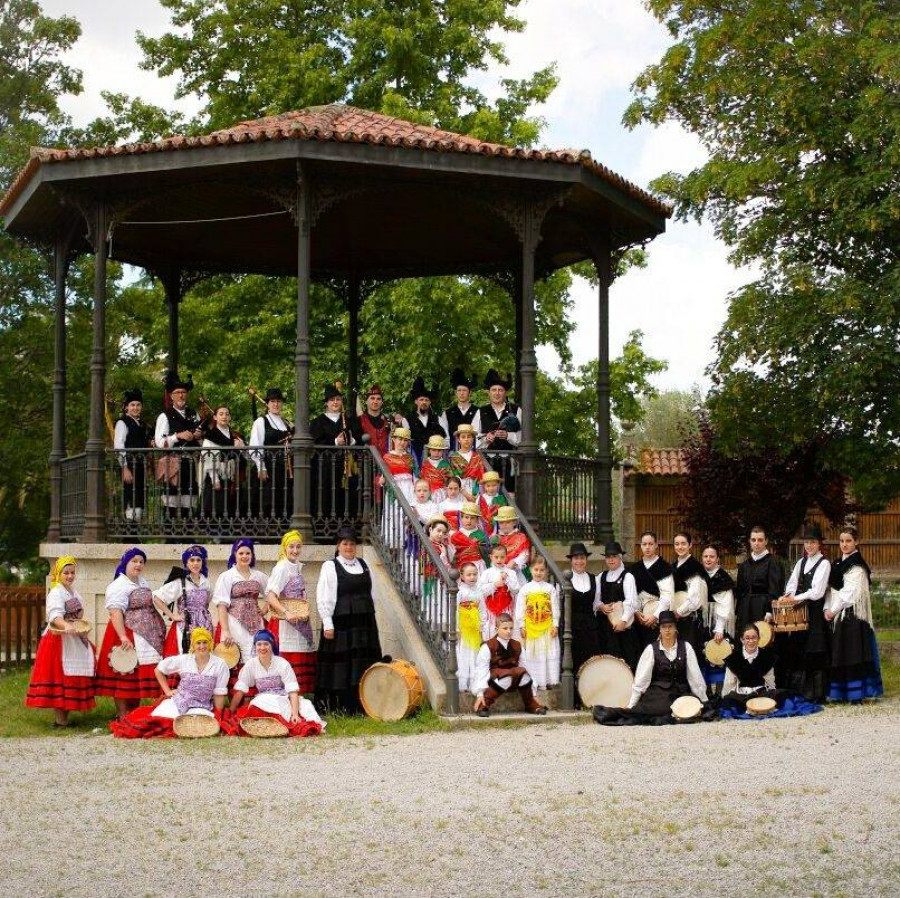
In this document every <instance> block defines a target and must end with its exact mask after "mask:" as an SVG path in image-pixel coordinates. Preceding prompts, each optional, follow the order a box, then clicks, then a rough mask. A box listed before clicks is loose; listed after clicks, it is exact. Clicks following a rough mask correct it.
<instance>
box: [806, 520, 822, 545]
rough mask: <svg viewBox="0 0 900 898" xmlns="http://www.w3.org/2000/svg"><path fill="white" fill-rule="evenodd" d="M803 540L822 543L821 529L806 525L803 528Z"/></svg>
mask: <svg viewBox="0 0 900 898" xmlns="http://www.w3.org/2000/svg"><path fill="white" fill-rule="evenodd" d="M803 539H815V540H818V541H819V542H822V541H823V540H824V539H825V536H824V534H823V533H822V528H821V527H820V526H819V525H818V524H807V525H806V526H805V527H804V528H803Z"/></svg>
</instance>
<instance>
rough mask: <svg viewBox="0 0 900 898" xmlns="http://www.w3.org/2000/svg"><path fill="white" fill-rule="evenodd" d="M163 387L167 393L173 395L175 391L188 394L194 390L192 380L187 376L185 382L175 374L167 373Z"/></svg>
mask: <svg viewBox="0 0 900 898" xmlns="http://www.w3.org/2000/svg"><path fill="white" fill-rule="evenodd" d="M165 385H166V392H167V393H173V392H174V391H175V390H187V391H188V392H190V391H191V390H193V389H194V378H193V377H191V375H190V374H189V375H188V379H187V380H182V379H181V378H180V377H179V376H178V374H177V372H175V371H167V372H166V381H165Z"/></svg>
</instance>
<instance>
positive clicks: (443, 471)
mask: <svg viewBox="0 0 900 898" xmlns="http://www.w3.org/2000/svg"><path fill="white" fill-rule="evenodd" d="M446 450H447V441H446V440H445V439H444V438H443V437H442V436H440V435H436V436H430V437H429V438H428V442H427V443H426V444H425V459H424V461H423V462H422V470H421V472H420V476H421V477H422V479H423V480H426V481H427V482H428V488H429V489H430V490H431V498H432V499H433V500H434V501H435V502H436V503H438V504H440V503H441V502H443V500H444V499H445V498H446V496H447V480H448V479H449V477H450V474H451V473H452V472H451V470H450V463H449V462H448V461H447V459H446V458H444V453H445V452H446Z"/></svg>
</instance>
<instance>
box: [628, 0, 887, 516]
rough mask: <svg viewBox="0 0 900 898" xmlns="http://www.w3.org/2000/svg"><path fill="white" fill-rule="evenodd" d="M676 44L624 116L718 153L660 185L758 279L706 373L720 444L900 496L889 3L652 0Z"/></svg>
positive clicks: (731, 317)
mask: <svg viewBox="0 0 900 898" xmlns="http://www.w3.org/2000/svg"><path fill="white" fill-rule="evenodd" d="M647 6H648V8H649V9H650V10H651V12H652V13H653V14H654V15H655V16H656V17H657V18H658V19H659V20H660V21H662V22H664V23H665V24H666V26H667V27H668V29H669V31H670V33H671V34H672V36H673V38H674V44H673V45H672V46H671V47H670V48H669V50H668V51H667V52H666V54H665V55H664V57H663V58H662V60H660V62H659V63H657V64H655V65H652V66H650V67H649V68H647V69H646V70H645V71H644V72H643V73H642V74H641V75H640V76H639V77H638V79H637V81H636V82H635V85H634V87H635V92H636V95H637V96H636V99H635V100H634V102H633V103H632V105H631V106H630V108H629V109H628V111H627V112H626V115H625V122H626V124H628V125H629V126H632V127H633V126H636V125H637V124H638V123H640V122H644V121H646V122H650V123H654V124H659V123H661V122H663V121H666V120H674V121H677V122H679V123H680V124H681V125H682V126H684V127H685V128H686V129H687V130H689V131H691V132H692V133H694V134H696V135H697V136H698V137H699V138H700V140H701V141H702V143H703V145H704V147H705V148H706V150H707V152H708V155H709V159H708V161H707V162H706V163H705V164H704V165H702V166H699V167H698V168H696V169H695V170H693V171H691V172H689V173H688V174H686V175H680V174H676V173H672V172H670V173H668V174H666V175H663V176H662V177H660V178H659V179H657V181H656V182H654V187H655V188H656V189H658V190H661V191H662V192H664V193H666V194H667V195H668V196H670V197H671V198H672V199H673V200H674V201H675V203H676V210H677V215H678V217H680V218H682V219H686V218H688V217H695V218H698V219H699V218H700V217H702V216H704V215H706V216H709V217H710V219H711V220H712V222H713V224H714V226H715V228H716V231H717V233H718V235H719V236H720V237H721V238H722V239H723V240H725V241H726V243H727V244H728V245H729V246H730V247H731V250H732V259H733V260H734V261H735V262H737V263H748V262H753V263H756V264H758V265H759V266H760V267H761V269H762V275H761V277H760V278H759V279H758V280H757V281H756V282H755V283H752V284H749V285H748V286H747V287H745V288H743V289H742V290H739V291H738V292H737V293H735V294H734V295H733V296H732V297H730V301H729V312H728V317H727V320H726V322H725V324H724V326H723V327H722V330H721V331H720V333H719V335H718V338H717V348H718V358H717V360H716V361H715V362H714V363H713V364H712V365H711V367H710V369H709V374H710V375H711V377H712V379H713V389H712V391H711V393H710V396H709V408H710V412H711V416H712V417H711V420H712V422H713V425H714V426H715V428H716V430H717V432H718V433H719V438H720V441H721V447H722V449H723V451H730V452H736V451H737V449H738V446H739V444H740V443H741V441H743V440H750V441H751V442H752V444H753V445H754V446H756V447H758V448H760V449H761V450H765V451H768V450H770V449H774V448H777V449H780V450H782V451H783V453H784V455H785V457H786V458H787V457H789V456H790V453H791V451H792V450H793V449H794V448H795V447H817V448H816V451H819V452H820V453H821V458H820V461H821V463H822V464H825V465H828V466H830V467H831V468H833V469H835V470H839V471H842V472H845V473H847V474H849V475H850V476H851V477H852V480H853V483H854V491H855V493H856V494H857V495H858V496H859V497H860V499H864V500H865V501H866V502H868V503H875V504H877V503H879V502H884V501H886V500H887V499H888V498H890V496H891V495H894V494H896V493H897V492H898V491H900V463H898V446H900V301H898V297H900V273H898V266H897V247H898V246H900V240H898V238H900V190H898V186H900V183H898V181H900V179H898V176H897V172H898V170H900V169H898V160H900V140H898V136H900V90H898V87H900V51H898V49H897V48H898V46H900V41H898V38H900V17H898V16H897V14H896V4H895V3H893V2H890V0H860V2H852V3H851V2H847V0H746V2H743V3H739V4H723V3H721V2H718V0H691V2H685V0H649V2H648V3H647Z"/></svg>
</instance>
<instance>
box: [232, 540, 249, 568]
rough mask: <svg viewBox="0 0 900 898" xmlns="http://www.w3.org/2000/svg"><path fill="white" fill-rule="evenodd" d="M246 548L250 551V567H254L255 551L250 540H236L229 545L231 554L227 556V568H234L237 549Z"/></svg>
mask: <svg viewBox="0 0 900 898" xmlns="http://www.w3.org/2000/svg"><path fill="white" fill-rule="evenodd" d="M244 546H246V547H247V548H248V549H249V550H250V567H256V549H254V548H253V540H252V539H236V540H235V541H234V542H233V543H232V545H231V554H230V555H229V556H228V567H234V563H235V559H234V556H235V555H236V554H237V550H238V549H242V548H243V547H244Z"/></svg>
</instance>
